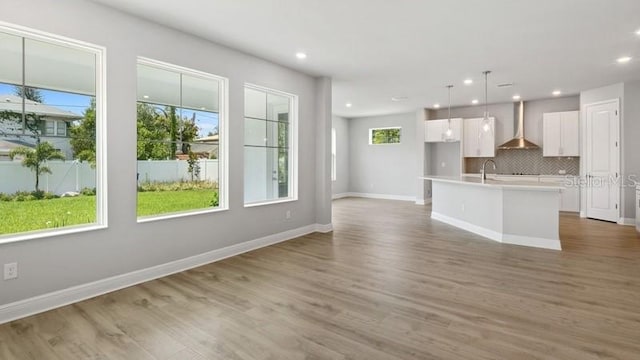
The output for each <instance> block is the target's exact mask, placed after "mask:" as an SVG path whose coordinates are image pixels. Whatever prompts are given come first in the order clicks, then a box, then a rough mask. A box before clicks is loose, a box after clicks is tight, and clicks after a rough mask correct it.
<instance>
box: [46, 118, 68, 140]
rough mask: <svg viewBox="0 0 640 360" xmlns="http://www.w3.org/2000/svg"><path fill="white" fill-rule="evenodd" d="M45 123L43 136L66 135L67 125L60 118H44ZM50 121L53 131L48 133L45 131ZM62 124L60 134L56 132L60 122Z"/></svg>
mask: <svg viewBox="0 0 640 360" xmlns="http://www.w3.org/2000/svg"><path fill="white" fill-rule="evenodd" d="M45 122H46V124H45V128H44V136H49V137H67V126H66V123H65V122H64V121H62V120H45ZM49 123H52V124H53V133H51V134H48V133H47V124H49ZM61 123H62V124H64V134H63V135H60V134H58V127H59V125H60V124H61Z"/></svg>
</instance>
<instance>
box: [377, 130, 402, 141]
mask: <svg viewBox="0 0 640 360" xmlns="http://www.w3.org/2000/svg"><path fill="white" fill-rule="evenodd" d="M372 143H374V144H397V143H400V129H374V130H373V139H372Z"/></svg>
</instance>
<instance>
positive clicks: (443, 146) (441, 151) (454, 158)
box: [425, 142, 460, 176]
mask: <svg viewBox="0 0 640 360" xmlns="http://www.w3.org/2000/svg"><path fill="white" fill-rule="evenodd" d="M425 148H426V152H427V155H426V156H428V157H429V161H428V163H429V169H428V172H427V174H428V175H437V176H459V175H460V142H453V143H444V142H442V143H429V144H425Z"/></svg>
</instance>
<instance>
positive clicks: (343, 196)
mask: <svg viewBox="0 0 640 360" xmlns="http://www.w3.org/2000/svg"><path fill="white" fill-rule="evenodd" d="M346 197H349V193H340V194H333V196H332V197H331V198H332V199H333V200H336V199H342V198H346Z"/></svg>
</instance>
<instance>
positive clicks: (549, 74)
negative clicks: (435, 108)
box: [93, 0, 640, 117]
mask: <svg viewBox="0 0 640 360" xmlns="http://www.w3.org/2000/svg"><path fill="white" fill-rule="evenodd" d="M93 1H96V2H100V3H103V4H105V5H108V6H111V7H114V8H118V9H121V10H123V11H125V12H129V13H132V14H135V15H138V16H140V17H144V18H147V19H150V20H152V21H155V22H158V23H161V24H164V25H167V26H170V27H173V28H176V29H179V30H182V31H185V32H188V33H192V34H195V35H198V36H201V37H203V38H207V39H210V40H212V41H215V42H218V43H222V44H225V45H228V46H230V47H233V48H236V49H239V50H242V51H245V52H248V53H251V54H255V55H258V56H260V57H263V58H265V59H269V60H272V61H275V62H277V63H280V64H284V65H287V66H289V67H292V68H295V69H299V70H301V71H304V72H307V73H310V74H313V75H326V76H330V77H332V78H333V110H334V113H336V114H338V115H341V116H345V117H359V116H368V115H379V114H389V113H398V112H407V111H414V110H415V109H417V108H420V107H431V106H432V105H433V104H434V103H440V104H442V105H443V106H446V103H447V91H446V88H445V86H446V85H447V84H453V85H454V86H455V87H454V88H453V90H452V98H453V103H454V105H467V104H470V103H471V100H472V99H474V98H477V99H479V100H480V102H481V103H482V102H483V83H482V74H481V73H482V71H483V70H492V71H493V73H492V74H491V75H490V77H489V86H490V87H489V102H505V101H511V96H512V95H513V94H514V93H518V94H520V95H522V98H523V99H524V100H529V99H537V98H547V97H550V96H551V92H552V90H554V89H561V90H562V91H563V94H567V95H568V94H577V93H579V92H580V91H581V90H585V89H590V88H594V87H598V86H603V85H608V84H613V83H617V82H621V81H628V80H635V79H640V36H638V35H636V34H635V31H637V30H639V29H640V0H439V1H437V0H432V1H429V0H393V1H391V0H209V1H202V0H181V1H175V0H172V1H169V0H136V1H131V0H93ZM298 51H304V52H306V53H307V54H308V58H307V59H306V60H298V59H296V57H295V53H296V52H298ZM623 55H628V56H632V57H634V59H633V60H632V61H631V62H630V63H628V64H626V65H619V64H617V63H616V59H617V58H618V57H620V56H623ZM465 78H472V79H473V80H474V84H473V85H471V86H465V85H463V83H462V81H463V80H464V79H465ZM505 82H509V83H511V82H512V83H514V86H513V87H511V88H500V89H499V88H497V87H496V86H495V85H497V84H499V83H505ZM394 96H401V97H408V100H406V101H401V102H393V101H391V98H392V97H394ZM347 102H349V103H352V104H353V106H352V107H351V108H346V107H345V104H346V103H347Z"/></svg>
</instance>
